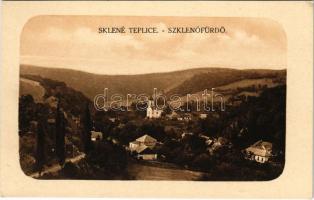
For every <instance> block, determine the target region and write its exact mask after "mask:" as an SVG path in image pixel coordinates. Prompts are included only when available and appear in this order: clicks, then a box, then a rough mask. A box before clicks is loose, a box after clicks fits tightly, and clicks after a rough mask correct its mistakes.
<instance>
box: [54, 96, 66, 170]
mask: <svg viewBox="0 0 314 200" xmlns="http://www.w3.org/2000/svg"><path fill="white" fill-rule="evenodd" d="M64 137H65V117H64V113H63V111H62V109H61V108H60V99H59V101H58V105H57V113H56V153H57V157H58V159H59V163H60V165H63V164H64V161H65V147H64V146H65V139H64Z"/></svg>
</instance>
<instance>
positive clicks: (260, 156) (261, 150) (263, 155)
mask: <svg viewBox="0 0 314 200" xmlns="http://www.w3.org/2000/svg"><path fill="white" fill-rule="evenodd" d="M272 147H273V145H272V143H270V142H265V141H263V140H259V141H257V142H255V143H254V144H253V145H251V146H250V147H248V148H246V149H245V150H244V153H245V158H246V159H248V160H255V161H256V162H259V163H265V162H267V161H268V160H269V158H270V157H271V156H272Z"/></svg>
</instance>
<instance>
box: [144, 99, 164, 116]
mask: <svg viewBox="0 0 314 200" xmlns="http://www.w3.org/2000/svg"><path fill="white" fill-rule="evenodd" d="M161 113H162V110H160V109H158V108H157V106H155V105H154V101H152V100H149V101H148V105H147V110H146V117H148V118H149V119H153V118H160V117H161Z"/></svg>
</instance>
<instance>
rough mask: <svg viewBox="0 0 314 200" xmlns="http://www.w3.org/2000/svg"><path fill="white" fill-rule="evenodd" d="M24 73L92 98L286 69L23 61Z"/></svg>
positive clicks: (191, 87) (278, 74)
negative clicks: (122, 67) (95, 69)
mask: <svg viewBox="0 0 314 200" xmlns="http://www.w3.org/2000/svg"><path fill="white" fill-rule="evenodd" d="M20 73H21V75H37V76H41V77H43V78H47V79H52V80H56V81H61V82H64V83H65V84H66V85H67V86H69V87H71V88H73V89H75V90H78V91H80V92H82V93H83V94H84V95H86V96H87V97H88V98H89V99H90V100H92V99H93V98H94V96H95V95H96V94H99V93H102V92H103V91H104V88H108V89H109V94H113V93H118V94H122V95H126V94H142V93H145V94H152V93H153V89H154V88H157V89H158V91H161V92H164V93H166V94H174V93H176V94H182V95H185V94H187V93H195V92H199V91H203V90H204V89H211V88H212V87H219V86H222V85H226V84H230V83H233V82H236V81H241V80H245V79H258V78H271V79H274V80H277V79H279V80H280V79H285V77H286V70H264V69H250V70H236V69H228V68H196V69H188V70H182V71H174V72H164V73H152V74H140V75H100V74H92V73H87V72H82V71H77V70H71V69H60V68H45V67H37V66H30V65H21V68H20Z"/></svg>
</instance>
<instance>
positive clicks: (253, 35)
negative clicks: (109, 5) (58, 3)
mask: <svg viewBox="0 0 314 200" xmlns="http://www.w3.org/2000/svg"><path fill="white" fill-rule="evenodd" d="M208 25H209V26H217V27H221V26H224V27H225V28H226V31H227V33H224V34H222V33H219V34H206V33H204V34H169V33H158V34H140V35H139V34H99V33H98V27H108V26H109V27H111V26H115V27H116V26H117V27H120V26H125V27H131V26H144V27H145V26H146V27H151V26H155V27H158V28H159V29H166V28H167V27H173V26H178V27H181V26H187V27H191V26H192V27H195V26H208ZM286 46H287V44H286V36H285V33H284V30H282V28H281V26H280V25H279V24H277V23H276V22H274V21H271V20H267V19H257V18H251V19H250V18H189V17H99V16H93V17H92V16H67V17H66V16H38V17H35V18H33V19H31V20H30V21H29V22H28V23H27V24H26V25H25V27H24V29H23V32H22V35H21V64H31V65H37V66H42V67H55V68H70V69H76V70H81V71H87V72H91V73H99V74H141V73H151V72H164V71H174V70H181V69H189V68H199V67H227V68H229V67H230V68H238V69H247V68H261V69H266V68H271V69H283V68H286V48H287V47H286Z"/></svg>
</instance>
